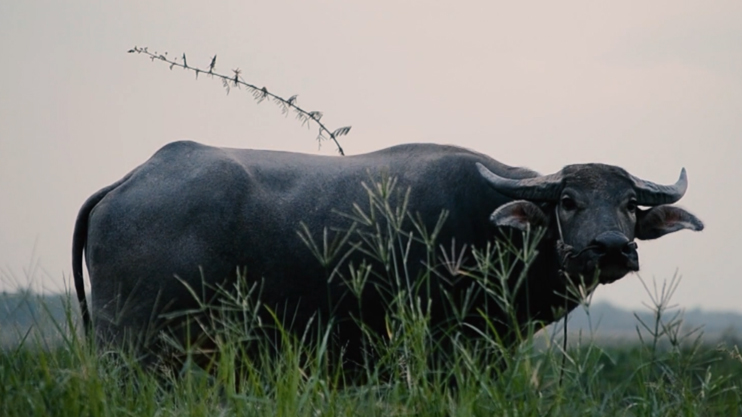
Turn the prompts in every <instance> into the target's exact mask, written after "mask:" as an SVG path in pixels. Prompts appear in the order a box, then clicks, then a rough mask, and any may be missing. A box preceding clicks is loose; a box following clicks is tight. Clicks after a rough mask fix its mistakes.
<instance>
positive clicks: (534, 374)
mask: <svg viewBox="0 0 742 417" xmlns="http://www.w3.org/2000/svg"><path fill="white" fill-rule="evenodd" d="M67 311H68V313H69V312H71V311H73V309H71V308H68V309H67ZM73 318H74V317H73V314H72V313H69V314H68V315H67V321H61V322H58V324H59V334H58V335H57V336H58V338H57V339H56V340H57V341H58V343H55V344H53V345H48V344H46V343H45V342H44V341H43V339H42V338H41V337H36V336H34V334H29V335H28V337H27V338H26V339H25V340H23V341H22V342H20V343H19V344H18V345H17V346H16V347H15V348H13V349H6V350H2V351H1V352H0V415H3V416H50V415H60V416H61V415H64V416H116V415H121V416H171V415H172V416H181V415H187V416H214V415H224V416H229V415H250V416H252V415H255V416H318V415H322V416H324V415H339V416H347V415H378V416H407V415H415V416H427V415H431V416H443V415H457V416H470V415H472V416H493V415H497V416H524V415H528V416H542V415H550V416H551V415H553V416H575V415H591V416H592V415H596V416H597V415H626V416H679V415H691V416H734V415H742V392H740V389H739V387H740V384H742V357H741V356H740V352H739V351H738V350H737V348H736V347H735V346H722V345H708V344H704V343H703V341H702V338H698V337H692V338H690V339H689V340H682V337H680V336H682V335H673V332H672V326H676V325H677V324H678V323H673V322H672V320H670V322H668V321H667V319H665V320H664V321H663V318H662V317H661V316H660V317H659V321H658V323H660V324H659V326H658V327H657V328H658V329H661V328H663V327H664V328H665V329H666V331H662V330H660V331H659V332H658V334H657V336H656V337H651V338H648V339H645V340H644V341H643V342H637V343H636V344H633V345H623V346H621V347H615V348H612V347H610V346H600V345H599V344H597V343H595V342H590V341H589V338H587V337H586V336H584V335H583V337H582V339H583V340H581V341H579V343H577V342H576V339H577V338H576V337H573V339H574V340H573V343H571V347H570V348H569V349H568V350H567V352H566V353H567V354H566V356H565V355H563V352H562V350H561V347H560V346H561V345H560V344H558V343H546V344H544V343H543V340H544V339H545V340H547V341H548V340H549V338H548V337H543V335H541V334H539V335H537V336H536V337H535V338H529V339H528V340H525V341H524V342H523V343H522V344H521V345H520V346H519V347H518V348H517V349H515V350H513V351H511V352H505V353H504V355H503V351H502V350H500V349H499V348H498V347H497V346H495V345H494V344H490V341H487V340H478V341H476V343H467V342H466V341H464V342H461V343H460V344H457V346H456V348H455V350H454V353H453V354H452V355H450V356H448V357H446V358H445V359H443V360H440V361H438V362H435V361H429V360H427V359H426V358H427V355H428V354H429V353H430V352H429V347H428V346H430V345H431V341H430V340H428V339H427V337H428V336H429V335H426V334H425V329H424V328H423V327H420V326H421V323H419V322H410V323H403V324H405V325H407V326H408V327H407V328H408V329H412V330H413V331H411V332H410V333H409V334H408V335H407V336H405V337H404V338H403V340H400V341H399V343H397V344H394V345H393V346H388V348H389V350H388V351H386V352H381V354H380V355H379V358H380V360H379V362H378V363H376V364H375V366H373V367H369V368H368V369H367V370H366V372H365V373H364V375H363V377H362V378H358V379H356V380H355V381H348V380H346V379H345V377H344V376H343V374H342V373H341V372H339V371H337V370H336V369H337V367H333V366H331V364H330V363H329V362H328V356H327V355H326V351H325V349H326V346H325V345H323V342H322V341H319V342H317V343H316V344H309V345H307V344H306V343H300V342H299V341H298V340H296V339H295V338H292V337H291V336H290V335H288V334H285V335H284V337H285V338H286V339H285V340H286V343H284V344H282V347H281V348H280V351H279V352H278V353H276V352H275V351H274V350H272V349H269V348H267V347H266V348H265V349H258V350H257V352H258V353H257V355H256V354H255V352H256V351H255V350H251V351H250V352H252V353H251V357H248V356H247V354H248V353H247V351H243V350H241V349H240V348H239V347H238V346H239V345H238V344H237V343H232V342H231V341H229V340H226V339H225V340H224V341H223V342H222V345H221V346H220V347H221V348H222V352H223V354H222V355H221V356H220V357H219V358H218V359H216V360H215V361H214V362H212V363H211V364H210V365H207V366H205V367H197V366H195V365H193V364H191V363H190V362H189V361H188V360H186V361H185V363H184V365H183V366H180V367H179V368H177V369H174V370H170V371H165V372H161V371H153V370H152V369H149V370H143V369H142V368H141V367H140V366H139V365H138V362H137V361H136V360H133V359H131V358H130V357H127V355H125V354H123V353H121V352H103V353H96V352H95V351H94V349H91V347H90V346H88V344H86V343H85V341H84V340H83V339H82V338H80V337H78V333H79V332H77V331H75V329H74V327H75V326H74V322H75V320H73ZM661 323H664V326H663V325H662V324H661ZM647 324H648V325H649V327H650V328H652V327H653V324H652V323H647ZM639 325H640V326H641V324H639ZM677 327H679V326H677ZM415 329H416V330H415ZM70 330H72V331H70ZM47 336H48V334H47ZM547 336H548V335H547ZM676 336H678V337H676ZM534 340H540V342H534ZM556 340H557V341H558V340H559V339H558V338H557V339H556ZM537 346H538V347H537ZM379 348H382V347H381V346H379ZM500 355H502V356H503V358H502V360H504V362H505V366H502V365H501V364H499V363H497V362H498V359H493V358H497V357H500ZM236 359H237V361H235V360H236ZM236 362H239V363H241V364H242V366H240V367H239V368H236V367H235V366H234V364H235V363H236ZM562 364H563V366H562Z"/></svg>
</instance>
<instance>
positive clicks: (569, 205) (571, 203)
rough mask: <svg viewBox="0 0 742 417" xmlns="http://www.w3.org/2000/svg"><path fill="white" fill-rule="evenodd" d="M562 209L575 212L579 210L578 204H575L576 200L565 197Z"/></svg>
mask: <svg viewBox="0 0 742 417" xmlns="http://www.w3.org/2000/svg"><path fill="white" fill-rule="evenodd" d="M562 209H564V210H565V211H574V210H575V209H577V203H576V202H575V199H574V198H572V197H570V196H568V195H565V196H564V197H562Z"/></svg>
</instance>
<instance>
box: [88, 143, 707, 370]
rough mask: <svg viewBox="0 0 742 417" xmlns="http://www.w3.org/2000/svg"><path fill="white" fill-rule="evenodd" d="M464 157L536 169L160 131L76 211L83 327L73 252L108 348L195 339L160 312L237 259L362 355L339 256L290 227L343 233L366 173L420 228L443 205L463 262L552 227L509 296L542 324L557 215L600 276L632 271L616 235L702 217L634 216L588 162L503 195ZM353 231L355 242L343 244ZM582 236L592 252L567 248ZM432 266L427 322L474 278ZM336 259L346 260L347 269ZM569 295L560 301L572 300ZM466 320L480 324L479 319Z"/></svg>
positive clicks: (377, 280)
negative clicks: (207, 141) (220, 144)
mask: <svg viewBox="0 0 742 417" xmlns="http://www.w3.org/2000/svg"><path fill="white" fill-rule="evenodd" d="M476 163H479V164H481V165H482V166H484V167H486V169H487V170H488V171H490V172H491V173H493V174H495V175H496V176H500V177H503V178H508V179H523V178H531V179H533V181H536V180H537V179H538V175H537V174H536V173H534V172H532V171H529V170H526V169H522V168H512V167H508V166H506V165H504V164H502V163H500V162H497V161H495V160H493V159H492V158H489V157H487V156H485V155H482V154H479V153H476V152H472V151H469V150H466V149H462V148H457V147H453V146H440V145H430V144H411V145H400V146H395V147H392V148H388V149H384V150H380V151H377V152H373V153H369V154H364V155H357V156H347V157H327V156H314V155H302V154H296V153H289V152H273V151H259V150H243V149H226V148H214V147H209V146H204V145H200V144H198V143H194V142H175V143H171V144H169V145H167V146H165V147H163V148H162V149H160V150H159V151H158V152H157V153H156V154H155V155H154V156H153V157H152V158H151V159H149V160H148V161H147V162H145V163H144V164H142V165H141V166H139V167H138V168H136V169H135V170H133V171H132V172H131V173H129V174H128V175H127V176H126V177H124V178H123V179H122V180H120V181H119V182H117V183H115V184H113V185H111V186H109V187H106V188H104V189H102V190H101V191H99V192H98V193H96V194H94V195H93V196H92V197H90V198H89V199H88V200H87V201H86V202H85V204H84V205H83V207H82V209H81V210H80V213H79V215H78V218H77V223H76V225H75V234H74V242H73V271H74V277H75V285H76V289H77V292H78V297H79V300H80V302H81V304H82V311H83V318H84V320H85V322H86V325H87V324H89V322H90V319H89V312H88V309H87V303H86V299H85V293H84V287H83V275H82V256H83V250H84V251H85V259H86V264H87V268H88V271H89V275H90V281H91V287H92V309H91V310H92V311H91V312H92V319H93V320H92V323H93V325H94V329H95V333H96V335H97V339H98V342H99V343H101V344H113V345H118V346H120V345H122V344H124V343H128V342H132V341H135V343H137V345H138V346H139V347H143V346H146V345H148V344H150V342H151V341H153V340H156V339H157V337H156V336H157V335H158V334H159V332H160V331H161V330H162V329H163V328H166V329H167V330H168V331H169V332H170V333H172V335H173V337H175V338H176V339H179V340H180V341H181V342H185V341H186V339H187V338H189V337H190V340H196V339H197V337H198V334H199V333H200V329H199V328H198V327H197V326H192V327H190V328H187V327H183V326H181V324H180V323H179V322H178V320H177V319H172V317H171V318H170V319H166V317H169V315H171V313H173V312H178V311H188V310H191V311H193V310H198V309H199V308H200V304H199V302H198V300H196V298H199V299H201V301H207V302H208V301H213V300H212V299H213V298H214V296H215V291H214V289H215V288H216V287H217V286H218V285H222V286H224V288H232V287H233V285H234V282H235V280H236V277H237V274H236V271H237V269H238V268H246V271H247V275H246V279H247V281H248V284H249V283H253V282H260V283H261V285H260V287H261V290H260V300H261V301H262V303H263V304H264V305H265V306H267V307H270V308H271V309H272V310H273V311H275V312H277V314H278V316H279V318H280V319H281V320H283V321H284V323H286V324H287V326H289V327H291V328H292V329H295V330H296V329H298V331H301V330H303V328H304V326H305V325H306V324H307V323H308V322H309V320H310V317H315V318H316V319H318V320H325V319H327V318H328V317H330V316H333V317H334V318H335V322H336V324H337V328H336V333H335V337H336V339H337V342H339V343H340V345H342V346H344V347H345V348H346V351H347V355H348V358H349V359H350V360H358V358H359V354H360V345H359V343H360V339H361V334H360V331H359V330H358V327H357V326H356V325H355V324H354V323H353V320H352V319H351V317H359V313H360V312H359V311H357V310H358V305H359V304H358V301H357V300H356V299H355V298H354V297H352V296H349V295H348V287H347V286H346V285H345V284H344V283H343V280H342V279H334V280H333V281H331V282H329V283H328V276H329V271H331V270H332V269H333V267H335V266H337V260H338V259H340V258H341V257H338V258H336V259H335V261H334V263H333V264H332V265H329V266H327V267H323V266H321V265H320V263H319V261H318V260H317V259H316V258H315V257H314V256H313V255H312V253H311V251H310V250H309V249H308V247H307V245H306V244H305V243H304V242H303V241H302V239H300V237H299V235H298V234H297V231H299V230H302V226H301V223H303V224H305V225H306V227H307V230H308V231H309V233H310V234H311V236H312V237H313V238H314V239H315V240H316V241H319V242H321V240H322V235H323V230H324V229H325V228H328V229H329V231H330V237H333V236H335V235H336V234H338V233H339V232H337V231H338V230H348V229H350V228H351V227H352V220H351V219H350V218H349V217H347V216H343V215H341V214H339V213H346V214H351V213H353V212H354V209H353V205H354V204H358V205H359V206H360V207H361V208H363V209H365V210H368V201H369V196H368V193H367V191H366V189H364V187H362V185H361V184H362V183H366V184H367V185H372V184H373V182H375V181H379V179H380V178H381V177H382V176H388V177H390V178H396V180H397V188H396V189H397V190H398V191H405V190H407V189H408V188H409V190H410V194H409V205H408V207H407V209H408V212H409V213H411V214H413V215H419V216H420V218H421V219H422V220H423V222H424V224H425V226H426V227H427V229H428V230H432V229H433V228H434V226H435V224H436V221H437V219H438V217H439V215H440V214H441V212H442V211H444V210H445V211H447V212H448V217H447V219H446V221H445V223H444V225H443V227H442V229H441V231H440V234H439V236H438V240H437V244H440V245H442V246H443V247H445V248H450V247H451V244H452V241H454V240H455V245H456V246H455V250H456V251H460V249H461V248H462V247H463V246H464V245H466V248H467V250H466V252H465V253H464V256H463V259H464V263H465V265H464V266H465V267H471V266H472V261H473V257H472V254H471V248H472V247H476V248H485V247H486V246H487V244H488V243H491V242H493V241H494V239H495V238H496V236H498V235H500V236H502V234H503V233H505V234H512V235H514V236H515V237H516V240H517V237H519V236H520V232H519V231H518V230H517V229H523V230H530V229H531V228H534V229H535V227H536V226H538V227H546V228H548V231H547V233H546V237H545V238H544V239H543V240H542V241H541V243H540V245H539V253H540V254H539V256H538V258H537V260H536V261H535V263H534V264H533V266H532V267H531V268H530V270H529V273H528V275H527V280H526V283H525V285H523V286H521V287H520V288H521V290H520V292H518V293H517V294H516V296H515V307H516V316H517V320H518V322H519V323H521V324H522V323H525V322H526V321H527V320H529V319H533V320H540V321H541V322H543V323H550V322H552V321H554V320H555V319H557V318H558V317H556V316H555V314H554V311H555V309H556V308H560V307H562V306H564V305H565V302H564V299H563V298H562V297H561V296H560V294H564V293H565V285H566V283H565V282H566V281H565V279H564V276H562V275H561V274H560V273H559V271H560V269H561V268H562V267H563V266H565V265H563V260H564V258H565V253H566V252H565V251H564V249H563V248H562V249H561V250H558V249H557V246H558V245H557V240H558V237H559V233H558V231H557V226H556V225H555V222H554V215H555V213H558V215H559V216H560V217H559V218H560V221H561V227H562V230H563V236H564V242H563V243H564V244H566V245H568V246H570V247H572V248H573V249H574V251H572V252H569V253H568V254H571V255H573V257H572V258H570V260H569V262H568V265H566V267H567V272H572V273H584V274H586V275H589V276H590V277H592V274H593V272H594V270H595V267H596V266H597V267H599V268H601V269H605V270H606V271H608V275H606V276H605V279H604V281H605V282H610V281H613V280H615V279H618V278H620V277H621V276H623V275H625V274H626V273H628V272H630V271H632V270H636V269H638V258H636V256H635V252H633V253H629V252H631V251H628V252H626V251H627V249H626V248H625V247H624V246H621V247H622V248H623V249H622V250H623V251H624V252H626V253H622V252H621V251H622V250H616V249H615V248H612V246H611V245H613V246H615V245H618V244H620V245H624V244H625V242H623V240H622V239H625V240H626V242H629V241H633V240H634V238H655V237H659V236H661V235H662V234H664V233H669V232H672V231H675V230H680V229H682V228H690V229H694V230H700V229H701V228H702V224H701V223H700V221H698V219H696V218H695V217H693V216H692V215H691V214H689V213H687V212H685V211H682V210H681V209H678V208H675V207H673V208H672V210H670V209H662V207H671V206H658V207H655V208H652V209H650V210H649V211H648V212H646V213H645V212H643V211H637V212H636V213H638V216H639V224H638V225H637V214H635V213H634V212H633V211H632V212H629V211H627V209H626V207H627V204H630V203H629V202H630V200H631V198H632V195H633V194H632V193H633V191H632V182H631V179H630V177H629V176H628V174H627V173H626V172H625V171H623V170H622V169H620V168H616V167H610V166H606V165H598V164H595V165H592V164H591V165H576V166H570V167H567V168H565V170H563V171H562V173H561V177H559V178H558V179H559V181H552V182H553V183H554V184H556V185H553V184H552V185H550V186H552V187H553V186H558V187H559V190H556V194H555V195H562V194H565V195H568V196H569V198H570V199H572V200H573V201H572V202H569V203H568V204H567V206H568V207H566V206H563V205H562V204H561V203H560V200H557V201H553V200H549V201H541V200H534V201H532V202H531V201H527V200H517V199H514V198H511V197H508V196H506V195H505V194H501V193H500V192H498V191H497V190H496V189H495V186H494V185H492V184H491V183H490V182H489V181H488V180H487V179H486V178H485V177H484V176H483V175H484V174H483V173H480V170H478V169H477V166H476ZM552 179H553V178H552ZM529 181H531V180H529ZM552 191H553V190H552ZM508 195H509V194H508ZM398 201H401V200H398ZM561 201H562V202H563V201H564V200H561ZM572 203H574V207H573V206H572ZM630 208H631V207H630ZM653 210H657V211H656V212H653ZM493 212H494V214H493ZM491 216H492V222H490V217H491ZM408 227H409V229H412V227H411V226H409V225H408ZM503 227H505V228H504V229H503ZM635 228H636V230H639V231H638V232H636V231H635ZM513 232H515V233H513ZM605 233H608V234H607V235H606V234H605ZM619 234H620V236H618V235H619ZM601 236H602V237H601ZM621 236H623V237H621ZM596 239H597V240H596ZM601 239H602V241H601ZM357 240H358V239H356V238H351V239H350V241H349V244H350V243H353V242H355V241H357ZM596 241H597V242H598V244H596V243H595V242H596ZM601 242H602V243H601ZM616 242H618V243H616ZM599 244H600V245H604V247H603V248H602V249H601V248H600V247H599ZM591 245H593V246H595V248H594V249H590V250H585V251H583V253H581V254H579V256H576V255H575V253H577V251H579V250H581V249H582V248H591V247H592V246H591ZM419 246H421V245H417V246H415V247H413V248H412V251H411V252H410V255H409V260H408V267H409V272H410V276H411V277H412V278H413V279H414V278H415V277H417V276H418V273H419V272H421V271H422V270H423V269H424V268H425V266H424V265H423V260H424V251H423V249H422V248H421V247H419ZM562 246H564V245H562ZM348 247H350V246H348ZM614 252H615V253H614ZM608 255H610V256H608ZM361 258H363V254H362V252H360V251H355V252H353V253H352V254H350V255H349V256H348V257H347V258H345V259H344V261H345V262H346V264H347V263H349V262H353V264H354V265H356V266H358V265H359V264H360V263H361ZM614 258H615V259H614ZM606 259H608V260H610V259H614V261H615V262H614V261H610V262H609V261H606ZM634 260H636V262H634ZM372 264H373V262H372ZM375 268H376V269H377V271H375V272H376V273H377V275H375V276H374V277H373V278H372V279H371V281H370V282H369V283H368V284H367V286H366V289H365V290H364V292H363V300H362V301H363V303H362V305H363V306H364V311H363V312H362V317H363V318H364V321H365V323H366V325H367V326H369V328H370V329H371V330H372V331H373V332H375V333H376V334H379V335H383V334H384V333H385V322H384V319H385V315H386V314H387V313H388V312H387V311H385V309H384V302H383V301H382V295H381V294H380V293H379V291H376V290H374V289H375V288H379V287H384V285H385V284H388V283H384V282H383V281H384V279H385V274H384V273H383V270H382V271H379V270H378V269H379V265H375ZM438 269H439V272H438V273H437V274H433V278H431V281H430V286H429V288H430V292H429V293H425V294H424V297H426V298H428V299H430V300H432V310H431V317H432V322H433V323H432V324H433V325H436V324H439V323H442V322H444V321H446V320H448V319H450V317H448V314H449V311H448V309H447V308H446V307H445V305H447V303H449V301H448V300H446V299H444V296H443V295H442V293H441V290H446V291H449V292H451V293H452V294H453V296H452V299H456V298H457V296H458V295H457V294H458V293H457V292H458V291H463V290H464V289H466V288H469V287H471V285H472V283H471V282H470V281H467V279H465V278H463V277H461V276H458V277H452V276H450V275H449V276H447V275H446V273H445V268H438ZM340 271H346V272H347V266H342V267H341V268H340ZM440 271H443V272H440ZM202 279H203V280H202ZM248 286H249V285H248ZM189 288H190V289H189ZM191 290H192V291H193V292H194V293H195V294H196V295H197V297H194V293H192V292H191ZM459 295H460V294H459ZM573 306H574V303H570V304H568V305H567V307H568V309H571V308H572V307H573ZM475 307H476V306H475ZM475 311H476V309H472V315H474V316H476V314H475V313H474V312H475ZM489 314H490V316H491V318H492V319H493V320H495V321H496V322H497V323H499V324H498V326H499V328H498V330H499V331H501V332H503V334H504V333H506V331H507V330H508V324H507V323H508V320H507V319H506V318H505V317H504V316H503V312H502V311H499V310H497V309H493V308H492V307H490V309H489ZM471 324H473V325H475V326H482V325H483V324H482V320H481V319H477V318H476V317H473V318H472V319H471Z"/></svg>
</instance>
